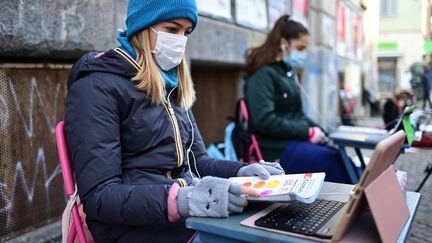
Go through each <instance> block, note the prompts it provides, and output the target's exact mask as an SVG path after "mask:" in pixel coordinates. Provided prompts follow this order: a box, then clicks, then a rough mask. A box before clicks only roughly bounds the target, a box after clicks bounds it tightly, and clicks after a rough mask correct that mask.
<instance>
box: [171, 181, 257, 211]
mask: <svg viewBox="0 0 432 243" xmlns="http://www.w3.org/2000/svg"><path fill="white" fill-rule="evenodd" d="M245 195H250V196H254V197H259V196H260V194H259V192H258V191H257V190H255V189H253V188H248V187H245V186H242V185H241V184H239V183H235V182H232V181H230V180H228V179H222V178H217V177H210V176H207V177H204V178H203V179H202V180H201V181H199V182H198V183H197V184H196V185H195V186H190V187H183V188H180V190H179V192H178V196H177V207H178V212H179V214H180V215H181V216H183V217H187V216H198V217H228V215H229V214H230V213H241V212H243V209H244V207H245V206H246V205H247V201H246V198H245Z"/></svg>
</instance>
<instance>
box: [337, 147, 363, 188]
mask: <svg viewBox="0 0 432 243" xmlns="http://www.w3.org/2000/svg"><path fill="white" fill-rule="evenodd" d="M339 153H340V155H341V157H342V161H343V162H344V165H345V169H346V170H347V172H348V176H349V177H350V179H351V183H352V184H357V183H358V180H359V179H358V178H359V177H358V175H357V174H356V172H355V170H354V167H355V165H354V164H353V163H352V162H351V160H350V158H349V157H348V154H347V152H346V150H345V146H341V145H339Z"/></svg>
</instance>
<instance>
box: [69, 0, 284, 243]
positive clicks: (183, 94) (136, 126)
mask: <svg viewBox="0 0 432 243" xmlns="http://www.w3.org/2000/svg"><path fill="white" fill-rule="evenodd" d="M197 21H198V16H197V8H196V3H195V0H183V1H177V0H140V1H134V0H131V1H130V2H129V4H128V12H127V19H126V26H127V30H125V31H123V32H122V33H120V34H119V35H118V37H117V39H118V41H119V42H120V46H119V47H118V48H116V49H114V50H109V51H107V52H104V53H89V54H87V55H85V56H84V57H82V58H81V59H80V60H79V61H78V62H77V63H76V64H75V65H74V67H73V69H72V70H71V73H70V77H69V80H68V89H69V93H68V96H67V102H66V111H65V129H66V135H67V138H68V145H69V152H70V155H71V159H72V161H73V167H74V171H75V176H76V181H77V186H78V191H79V195H80V198H81V200H82V202H83V205H84V211H85V212H86V214H87V218H86V221H87V224H88V226H89V228H90V231H91V232H92V235H93V237H94V239H95V240H96V242H185V241H187V240H188V239H189V238H190V237H191V236H192V234H193V233H194V232H192V231H191V230H188V229H186V228H185V227H184V220H182V219H183V218H184V217H187V216H203V217H227V216H228V215H229V214H230V213H240V212H242V210H243V207H244V205H245V203H246V202H245V198H244V196H243V195H242V194H249V195H255V196H258V195H257V192H256V191H255V190H251V189H248V188H244V187H242V186H241V185H240V184H234V183H231V182H230V181H229V180H227V179H222V178H228V177H233V176H248V175H258V176H260V177H262V178H267V177H268V176H269V175H270V174H281V173H283V170H282V168H280V166H278V164H274V163H266V162H262V163H260V164H253V165H247V164H244V163H240V162H236V161H221V160H216V159H212V158H210V157H208V156H207V154H206V150H205V146H204V143H203V140H202V138H201V135H200V132H199V130H198V128H197V124H196V122H195V119H194V116H193V114H192V112H191V110H190V107H191V106H192V104H193V102H194V101H195V92H194V89H193V84H192V81H191V78H190V75H189V71H188V69H187V64H186V63H185V60H184V51H185V46H186V41H187V35H188V34H190V33H191V32H192V31H193V30H194V29H195V27H196V25H197ZM210 176H215V177H210ZM218 177H220V178H218ZM200 178H202V179H200Z"/></svg>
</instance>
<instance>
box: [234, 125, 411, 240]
mask: <svg viewBox="0 0 432 243" xmlns="http://www.w3.org/2000/svg"><path fill="white" fill-rule="evenodd" d="M404 140H405V132H404V131H399V132H397V133H395V134H393V135H391V136H388V137H387V138H385V139H384V140H382V141H380V142H379V143H378V144H377V146H376V147H375V150H374V153H373V154H372V158H371V160H370V162H369V164H368V165H367V167H366V169H365V171H364V173H363V175H362V177H361V179H360V182H359V183H358V184H357V186H356V187H355V189H354V194H353V195H352V196H351V197H350V198H349V199H347V200H345V201H331V200H323V199H322V200H321V199H317V201H316V202H314V203H313V204H301V203H298V202H288V203H282V204H274V205H272V206H270V207H268V208H266V209H264V210H262V211H260V212H258V213H256V214H254V215H252V216H251V217H249V218H247V219H245V220H243V221H242V222H241V224H242V225H245V226H249V227H254V228H261V229H264V230H270V231H274V232H279V233H282V234H295V235H297V236H300V235H302V236H304V237H306V238H312V239H316V240H323V239H326V238H327V239H330V238H331V240H332V241H339V240H340V239H341V238H342V236H343V235H344V234H345V232H346V231H347V230H348V229H349V228H350V226H351V225H352V223H353V222H354V221H355V219H356V218H357V217H358V215H359V212H361V211H363V210H362V209H364V208H365V206H366V205H369V207H370V208H371V209H375V211H377V212H379V213H376V214H375V215H374V219H375V223H376V224H377V228H378V229H379V230H380V232H379V233H380V236H381V239H382V240H384V241H387V240H390V241H388V242H394V240H395V239H396V238H397V236H398V235H399V232H400V231H401V230H402V228H403V226H404V224H405V222H406V220H407V219H408V218H409V210H408V207H407V204H406V202H405V200H404V196H403V192H402V190H401V188H400V186H399V184H398V182H397V178H396V175H395V173H394V168H393V166H392V165H393V163H394V161H395V159H396V157H397V155H398V153H399V151H400V147H401V145H402V143H403V142H404ZM382 186H385V189H383V188H382ZM383 190H384V191H383ZM368 191H369V194H368ZM383 192H385V193H383ZM383 195H385V198H382V197H383ZM384 201H386V202H389V201H390V202H391V204H382V203H381V202H384ZM377 202H378V203H377ZM376 209H378V210H376ZM373 211H374V210H372V213H374V212H373ZM384 212H389V213H390V215H389V214H384ZM392 212H398V213H397V214H394V213H392ZM380 228H381V229H380Z"/></svg>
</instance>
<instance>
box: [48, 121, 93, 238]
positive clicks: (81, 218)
mask: <svg viewBox="0 0 432 243" xmlns="http://www.w3.org/2000/svg"><path fill="white" fill-rule="evenodd" d="M56 143H57V152H58V156H59V159H60V166H61V170H62V175H63V182H64V189H65V192H66V195H67V198H68V203H67V206H66V209H65V211H64V212H63V218H62V219H63V220H62V237H63V239H62V242H67V243H72V242H75V240H76V236H77V235H78V240H79V242H94V241H93V238H92V236H91V233H90V231H89V230H88V228H87V225H86V224H85V214H84V212H82V204H81V203H80V201H79V197H78V194H77V189H76V185H75V180H74V175H73V171H72V167H71V163H70V160H69V151H68V146H67V142H66V136H65V133H64V122H63V121H61V122H59V123H58V124H57V126H56ZM80 212H81V214H80ZM71 215H72V218H71V217H70V216H71ZM65 234H66V235H65ZM66 240H67V241H66Z"/></svg>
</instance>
